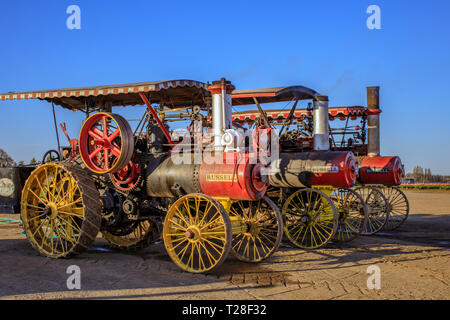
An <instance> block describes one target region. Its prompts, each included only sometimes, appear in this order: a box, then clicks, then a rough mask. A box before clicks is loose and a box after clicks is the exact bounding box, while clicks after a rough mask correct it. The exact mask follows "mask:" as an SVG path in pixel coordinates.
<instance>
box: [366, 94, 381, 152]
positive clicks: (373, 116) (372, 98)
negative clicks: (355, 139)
mask: <svg viewBox="0 0 450 320" xmlns="http://www.w3.org/2000/svg"><path fill="white" fill-rule="evenodd" d="M366 89H367V113H368V115H367V153H368V155H369V157H372V156H379V155H380V113H381V110H380V87H367V88H366Z"/></svg>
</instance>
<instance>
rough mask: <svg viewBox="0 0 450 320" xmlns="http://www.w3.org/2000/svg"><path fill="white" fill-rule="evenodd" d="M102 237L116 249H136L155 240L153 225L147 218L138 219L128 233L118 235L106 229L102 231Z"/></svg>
mask: <svg viewBox="0 0 450 320" xmlns="http://www.w3.org/2000/svg"><path fill="white" fill-rule="evenodd" d="M102 234H103V237H104V238H105V239H106V240H107V241H108V242H109V243H110V244H111V245H112V246H113V247H114V248H117V249H124V250H137V249H142V248H144V247H146V246H147V245H150V244H151V243H152V242H153V241H155V240H156V239H155V227H154V225H153V223H152V222H150V221H148V220H144V221H138V222H137V223H136V225H135V226H134V228H132V230H131V231H130V233H128V234H126V235H123V236H118V235H114V234H112V233H110V232H108V231H103V232H102Z"/></svg>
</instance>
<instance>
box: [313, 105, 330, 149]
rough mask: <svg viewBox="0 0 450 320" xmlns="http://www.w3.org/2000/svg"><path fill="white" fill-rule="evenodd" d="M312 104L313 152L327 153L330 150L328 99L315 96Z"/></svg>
mask: <svg viewBox="0 0 450 320" xmlns="http://www.w3.org/2000/svg"><path fill="white" fill-rule="evenodd" d="M313 103H314V109H313V125H314V151H327V150H329V149H330V140H329V129H328V97H327V96H316V97H315V99H314V102H313Z"/></svg>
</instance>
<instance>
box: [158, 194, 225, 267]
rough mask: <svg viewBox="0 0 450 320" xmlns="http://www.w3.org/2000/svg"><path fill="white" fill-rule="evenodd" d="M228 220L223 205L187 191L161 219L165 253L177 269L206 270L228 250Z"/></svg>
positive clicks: (220, 259)
mask: <svg viewBox="0 0 450 320" xmlns="http://www.w3.org/2000/svg"><path fill="white" fill-rule="evenodd" d="M231 232H232V231H231V223H230V218H229V217H228V215H227V213H226V211H225V209H224V208H223V206H222V205H221V204H220V203H219V202H218V201H216V200H214V199H213V198H211V197H208V196H206V195H203V194H189V195H186V196H184V197H181V198H180V199H178V200H177V201H175V202H174V203H173V204H172V205H171V206H170V208H169V210H168V212H167V214H166V217H165V219H164V227H163V239H164V245H165V247H166V250H167V253H168V254H169V256H170V258H171V259H172V261H173V262H174V263H175V264H176V265H178V266H179V267H180V268H181V269H183V270H185V271H188V272H193V273H205V272H210V271H212V270H213V269H215V268H217V267H218V266H219V265H220V264H222V262H223V261H224V260H225V259H226V257H227V256H228V254H229V252H230V249H231V239H232V233H231Z"/></svg>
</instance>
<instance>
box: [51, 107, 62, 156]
mask: <svg viewBox="0 0 450 320" xmlns="http://www.w3.org/2000/svg"><path fill="white" fill-rule="evenodd" d="M52 110H53V122H54V123H55V132H56V140H57V142H58V153H59V156H60V158H61V156H62V153H61V146H60V144H59V134H58V126H57V124H56V114H55V104H54V103H53V99H52Z"/></svg>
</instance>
